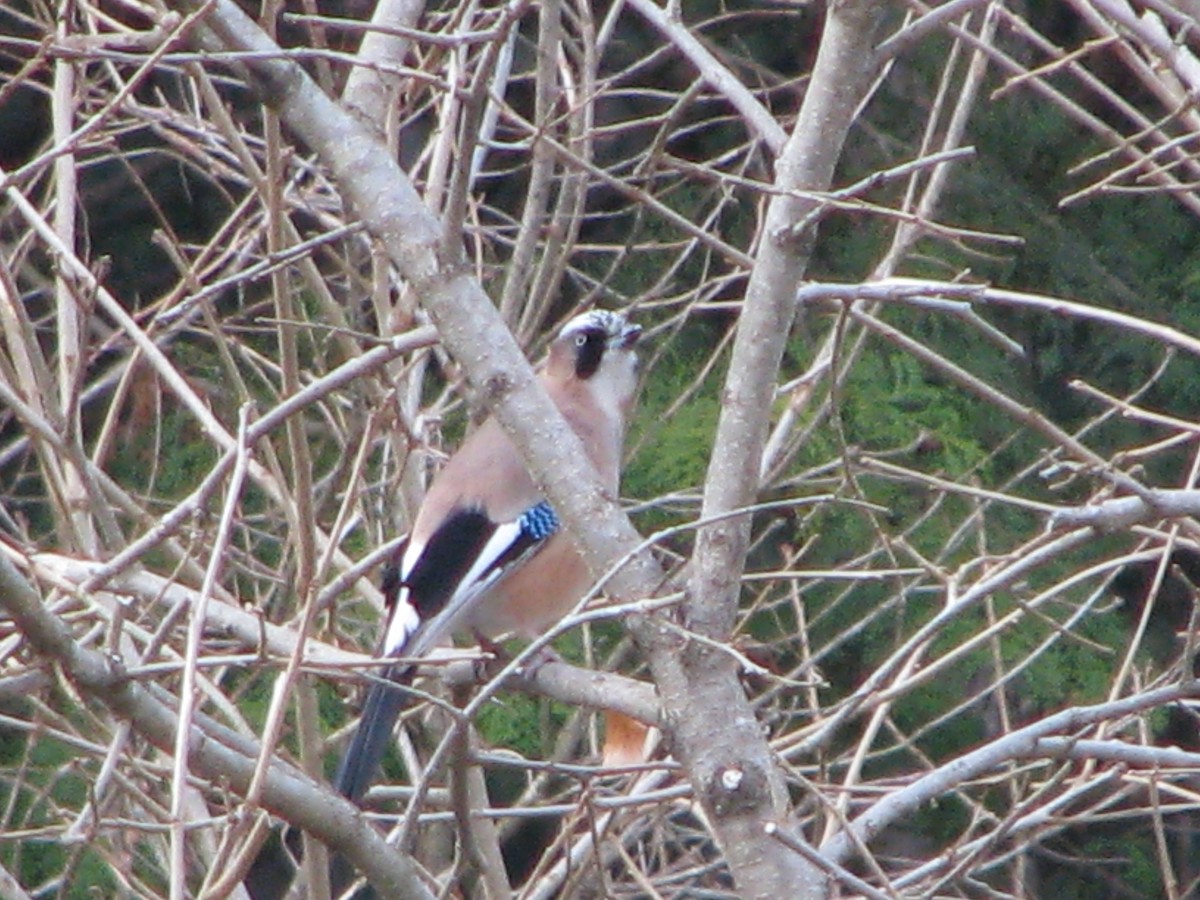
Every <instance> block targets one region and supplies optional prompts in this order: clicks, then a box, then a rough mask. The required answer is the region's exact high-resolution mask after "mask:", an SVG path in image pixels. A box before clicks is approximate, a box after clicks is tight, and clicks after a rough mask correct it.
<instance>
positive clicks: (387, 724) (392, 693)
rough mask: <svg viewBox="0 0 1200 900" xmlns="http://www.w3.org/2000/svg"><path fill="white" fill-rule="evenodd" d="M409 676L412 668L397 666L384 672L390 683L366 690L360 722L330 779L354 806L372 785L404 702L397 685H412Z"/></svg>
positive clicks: (376, 683) (403, 692)
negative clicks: (334, 773)
mask: <svg viewBox="0 0 1200 900" xmlns="http://www.w3.org/2000/svg"><path fill="white" fill-rule="evenodd" d="M412 676H413V669H412V667H411V666H403V667H400V666H397V667H395V668H391V669H388V670H387V671H386V672H384V677H385V678H386V679H387V680H388V681H390V682H392V684H384V683H383V682H381V681H376V682H374V683H373V684H372V685H371V687H370V688H369V689H368V690H367V700H366V703H364V704H363V711H362V720H361V721H360V722H359V724H358V730H357V731H356V732H354V737H353V738H351V740H350V746H349V747H347V748H346V752H345V754H344V755H343V756H342V761H341V762H340V763H339V764H338V770H337V775H335V776H334V779H333V785H334V787H335V788H337V790H338V793H340V794H341V795H342V796H343V797H347V798H348V799H350V800H352V801H354V802H355V803H357V802H358V801H359V800H361V799H362V797H363V795H364V794H365V793H366V792H367V788H369V787H370V786H371V782H372V781H373V780H374V778H375V773H376V772H377V771H378V770H379V764H380V763H381V762H383V755H384V753H385V752H387V747H388V743H389V742H390V741H391V739H392V729H393V728H395V726H396V719H397V718H398V717H399V715H400V711H401V710H402V709H403V708H404V705H405V700H406V699H407V698H406V697H405V691H403V690H402V689H401V687H400V686H403V685H406V684H408V683H409V682H411V681H412Z"/></svg>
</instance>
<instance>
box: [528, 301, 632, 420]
mask: <svg viewBox="0 0 1200 900" xmlns="http://www.w3.org/2000/svg"><path fill="white" fill-rule="evenodd" d="M641 335H642V327H641V326H640V325H635V324H633V323H631V322H630V321H629V320H628V319H626V318H625V316H624V315H622V314H621V313H616V312H609V311H607V310H601V309H594V310H591V311H589V312H585V313H581V314H580V315H578V316H575V318H573V319H571V321H569V322H567V324H566V325H564V326H563V327H562V330H561V331H559V333H558V336H557V337H556V338H555V339H554V342H553V343H552V344H551V345H550V358H549V361H548V363H547V369H548V371H549V373H550V374H551V375H552V376H553V377H557V378H560V379H562V380H563V381H576V382H581V383H582V384H583V385H586V386H587V387H588V388H589V389H590V391H591V392H592V395H593V397H594V398H595V399H596V400H597V401H598V402H600V403H602V404H604V405H606V406H607V405H609V404H613V406H614V407H615V409H616V410H618V411H619V412H620V413H621V414H622V415H623V414H624V413H625V411H626V410H627V409H628V408H629V404H630V403H631V402H632V400H633V395H634V392H635V390H636V389H637V367H638V360H637V354H636V353H635V352H634V350H635V347H636V346H637V342H638V338H640V337H641Z"/></svg>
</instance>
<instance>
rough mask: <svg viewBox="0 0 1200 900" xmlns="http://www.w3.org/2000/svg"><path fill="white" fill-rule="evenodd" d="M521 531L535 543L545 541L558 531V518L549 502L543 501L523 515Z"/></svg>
mask: <svg viewBox="0 0 1200 900" xmlns="http://www.w3.org/2000/svg"><path fill="white" fill-rule="evenodd" d="M519 521H520V523H521V531H522V533H524V534H526V535H528V536H529V537H530V538H531V539H533V540H535V541H544V540H545V539H546V538H548V537H550V535H552V534H554V533H555V532H556V531H558V528H559V525H558V516H557V515H556V514H555V512H554V507H552V506H551V505H550V504H549V502H547V501H546V500H543V501H542V502H541V503H539V504H537V505H536V506H531V507H529V509H527V510H525V512H523V513H521V518H520V520H519Z"/></svg>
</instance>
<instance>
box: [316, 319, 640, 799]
mask: <svg viewBox="0 0 1200 900" xmlns="http://www.w3.org/2000/svg"><path fill="white" fill-rule="evenodd" d="M641 334H642V328H641V326H639V325H636V324H634V323H632V322H630V321H629V320H628V318H627V317H626V316H625V315H623V314H621V313H617V312H610V311H607V310H590V311H588V312H584V313H581V314H579V315H576V316H575V317H573V318H572V319H570V320H569V321H568V322H567V323H566V324H565V325H564V326H563V327H562V328H561V329H560V330H559V332H558V333H557V335H556V336H555V338H554V339H553V341H552V342H551V344H550V347H549V350H548V352H547V355H546V358H545V361H544V362H543V363H542V365H541V366H540V368H539V370H538V374H537V377H538V380H539V381H540V382H541V384H542V386H543V387H544V388H545V390H546V392H547V393H548V394H549V396H550V399H551V400H552V401H553V402H554V404H555V406H556V407H557V408H558V410H559V412H560V413H562V415H563V418H564V419H566V421H567V423H568V424H569V425H570V426H571V428H572V429H573V430H574V431H575V433H576V434H577V435H578V436H579V438H580V440H581V442H582V444H583V447H584V450H585V451H586V453H587V456H588V458H589V460H590V461H591V463H592V466H593V467H594V468H595V470H596V472H597V473H598V474H599V475H600V477H601V480H602V482H603V484H604V487H605V489H606V490H608V491H610V492H611V494H612V495H613V496H616V495H617V492H618V490H619V480H620V468H621V452H622V447H623V445H624V436H625V428H626V424H627V422H628V419H629V415H630V413H631V410H632V407H633V402H634V397H635V394H636V391H637V384H638V356H637V353H636V351H635V348H636V347H637V344H638V340H639V338H640V337H641ZM592 582H593V579H592V577H591V574H590V573H589V572H588V569H587V566H586V565H585V564H584V562H583V559H582V558H581V557H580V555H579V552H578V550H577V549H576V546H575V543H574V541H573V540H572V538H571V536H570V535H569V534H568V533H567V532H566V531H565V530H564V529H563V527H562V525H561V523H560V522H559V520H558V516H557V515H556V514H555V512H554V508H553V507H552V506H551V505H550V503H549V502H548V501H547V500H546V498H545V497H544V496H543V495H542V493H541V491H540V490H539V489H538V487H537V485H536V484H535V482H534V480H533V478H532V476H530V474H529V472H528V470H527V469H526V467H525V463H524V462H523V460H522V458H521V456H520V454H519V453H518V452H517V449H516V447H514V446H513V444H512V441H511V440H510V439H509V438H508V436H507V434H505V432H504V430H503V429H502V428H501V427H500V424H499V423H498V422H497V421H496V420H495V418H494V417H493V418H488V419H486V420H485V421H484V422H483V423H482V424H481V425H480V426H479V427H478V428H477V429H476V430H475V431H474V432H473V433H472V434H470V435H469V436H468V437H467V439H466V440H465V441H464V442H463V444H462V446H461V447H460V448H459V449H458V451H457V452H456V453H454V454H453V455H452V456H451V457H450V458H449V460H447V462H446V464H445V466H443V468H442V469H441V470H440V471H439V472H438V473H437V475H436V476H435V477H434V478H433V480H432V482H431V483H430V485H429V490H428V491H427V492H426V495H425V498H424V500H423V501H422V503H421V506H420V508H419V509H418V511H417V515H416V517H415V519H414V520H413V522H412V528H411V530H410V532H409V534H408V537H407V540H405V541H404V542H402V543H401V544H400V545H399V546H398V547H397V549H396V551H395V552H394V553H393V555H392V557H391V559H390V561H389V563H388V564H387V566H386V567H385V571H384V575H383V579H382V585H381V587H382V592H383V595H384V599H385V601H386V609H387V612H388V615H387V624H386V627H385V628H384V629H383V635H382V639H381V641H380V649H379V654H378V655H379V656H380V657H384V658H397V659H399V658H404V659H405V660H412V659H418V658H420V657H422V656H424V655H425V654H427V653H428V652H429V651H430V650H431V649H433V648H434V647H435V646H437V645H439V644H442V643H444V642H445V641H446V640H448V639H449V637H450V636H452V635H453V634H456V633H461V634H473V635H475V636H479V637H481V638H486V639H493V638H498V637H500V636H502V635H504V634H509V633H514V632H515V633H518V634H521V635H523V636H526V637H533V636H536V635H537V634H540V633H542V632H543V631H545V630H546V629H547V628H549V627H550V626H552V625H553V624H555V623H556V622H558V621H559V620H560V619H561V618H562V617H563V616H564V615H566V614H567V613H568V612H569V611H570V610H571V609H572V608H573V607H574V606H575V605H576V604H577V603H578V602H579V600H580V599H581V598H582V597H583V596H584V594H585V593H586V592H587V591H588V590H589V589H590V588H591V586H592ZM412 677H413V665H412V663H411V662H397V663H395V664H394V665H391V666H388V667H387V668H385V669H384V670H383V673H382V677H381V678H376V679H374V680H373V681H372V682H371V684H370V686H369V687H368V689H367V695H366V699H365V700H364V702H363V707H362V713H361V716H360V720H359V725H358V728H357V730H356V731H355V732H354V734H353V736H352V738H351V740H350V743H349V745H348V746H347V748H346V751H345V753H344V754H343V756H342V759H341V762H340V764H339V766H338V769H337V772H336V775H335V776H334V787H335V789H336V790H337V791H338V792H339V793H340V794H341V795H342V796H344V797H346V798H348V799H350V800H351V801H353V802H356V803H357V802H359V801H360V800H361V799H362V798H363V796H364V795H365V794H366V791H367V790H368V789H369V787H370V786H371V784H372V782H373V780H374V778H375V775H376V773H377V771H378V769H379V766H380V763H381V762H382V760H383V756H384V753H385V751H386V749H387V747H388V744H389V743H390V742H391V740H392V732H393V730H394V728H395V724H396V720H397V718H398V717H399V714H400V712H401V710H402V709H403V708H404V706H405V703H406V697H405V691H404V690H403V686H404V685H406V684H407V683H409V682H410V681H411V679H412Z"/></svg>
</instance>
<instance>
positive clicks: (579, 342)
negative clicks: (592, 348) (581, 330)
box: [575, 334, 588, 347]
mask: <svg viewBox="0 0 1200 900" xmlns="http://www.w3.org/2000/svg"><path fill="white" fill-rule="evenodd" d="M587 342H588V336H587V335H586V334H577V335H575V346H576V347H584V346H586V345H587Z"/></svg>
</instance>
